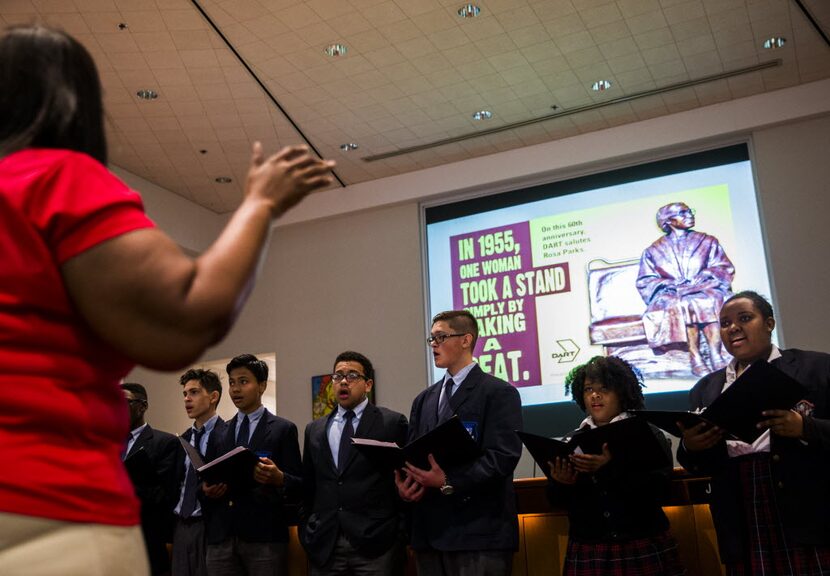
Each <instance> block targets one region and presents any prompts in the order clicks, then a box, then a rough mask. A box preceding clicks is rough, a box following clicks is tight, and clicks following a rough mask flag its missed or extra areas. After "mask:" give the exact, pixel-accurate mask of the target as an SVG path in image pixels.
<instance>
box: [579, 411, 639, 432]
mask: <svg viewBox="0 0 830 576" xmlns="http://www.w3.org/2000/svg"><path fill="white" fill-rule="evenodd" d="M626 418H628V412H620V413H619V414H617V415H616V416H614V417H613V418H611V422H609V424H611V423H612V422H617V421H619V420H625V419H626ZM585 426H588V427H589V428H596V427H597V425H596V424H594V419H593V417H591V416H588V417H587V418H585V420H583V421H582V422H581V423H580V424H579V427H580V428H583V427H585Z"/></svg>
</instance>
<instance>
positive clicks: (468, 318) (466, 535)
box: [395, 310, 522, 576]
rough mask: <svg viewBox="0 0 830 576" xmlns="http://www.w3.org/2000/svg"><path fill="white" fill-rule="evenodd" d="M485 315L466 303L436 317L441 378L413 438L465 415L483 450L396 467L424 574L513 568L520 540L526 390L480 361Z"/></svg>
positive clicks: (421, 401) (497, 575) (419, 406)
mask: <svg viewBox="0 0 830 576" xmlns="http://www.w3.org/2000/svg"><path fill="white" fill-rule="evenodd" d="M477 338H478V323H477V322H476V319H475V317H474V316H473V315H472V314H470V313H469V312H467V311H466V310H452V311H449V312H442V313H441V314H438V315H436V316H435V317H434V318H433V322H432V329H431V331H430V336H429V338H427V343H428V344H429V346H430V347H431V350H432V355H433V359H434V361H435V365H436V366H437V367H438V368H445V369H446V370H447V372H446V374H445V375H444V377H443V378H441V380H439V381H438V382H437V383H435V384H433V385H432V386H430V387H429V388H427V389H426V390H425V391H423V392H422V393H421V394H419V395H418V397H417V398H415V401H414V402H413V403H412V413H411V416H410V418H409V439H410V440H412V439H414V438H416V437H418V436H421V435H422V434H424V433H426V432H428V431H430V430H432V429H434V428H435V427H436V426H437V425H438V424H440V423H441V422H444V421H446V420H448V419H449V418H451V417H452V416H453V415H456V416H458V418H459V419H460V420H461V422H462V423H463V424H464V427H465V428H466V429H467V431H468V432H469V433H470V434H471V435H472V437H473V439H474V440H475V441H476V444H478V446H479V448H480V454H479V456H478V457H477V458H475V459H473V460H470V461H467V462H454V463H444V468H442V467H441V466H439V465H438V463H437V462H436V461H435V459H434V458H433V457H432V455H430V456H429V460H430V468H429V469H428V470H425V469H420V468H416V467H414V466H412V465H411V464H409V463H407V466H406V470H405V472H404V473H401V472H398V471H396V473H395V483H396V484H397V487H398V493H399V494H400V496H401V498H403V499H404V500H405V501H407V502H413V503H414V504H413V506H412V528H411V543H412V547H413V548H414V549H415V562H416V565H417V567H418V574H422V575H427V574H428V575H429V576H450V575H452V576H482V575H483V576H509V574H510V572H511V567H512V561H513V553H514V551H515V550H516V549H517V548H518V545H519V527H518V518H517V516H516V497H515V494H514V492H513V470H514V469H515V468H516V464H517V463H518V462H519V457H520V456H521V454H522V445H521V441H520V440H519V437H518V436H517V435H516V433H515V431H516V430H521V428H522V409H521V408H522V406H521V400H520V398H519V393H518V391H517V390H516V389H515V388H514V387H513V386H511V385H510V384H508V383H507V382H505V381H503V380H499V379H498V378H495V377H494V376H491V375H490V374H485V373H484V372H483V371H482V370H481V368H480V367H479V366H478V364H476V363H475V362H474V361H473V351H474V349H475V344H476V340H477Z"/></svg>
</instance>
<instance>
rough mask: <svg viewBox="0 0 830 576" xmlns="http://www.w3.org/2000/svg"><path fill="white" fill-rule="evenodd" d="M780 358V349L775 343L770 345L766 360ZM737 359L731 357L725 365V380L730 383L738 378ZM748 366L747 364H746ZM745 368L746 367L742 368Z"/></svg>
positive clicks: (770, 360)
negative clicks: (770, 348)
mask: <svg viewBox="0 0 830 576" xmlns="http://www.w3.org/2000/svg"><path fill="white" fill-rule="evenodd" d="M779 358H781V350H780V349H779V348H778V346H776V345H775V344H773V345H772V350H770V353H769V358H767V362H772V361H773V360H778V359H779ZM737 368H738V359H737V358H732V360H730V361H729V364H727V365H726V382H727V383H729V384H731V383H732V382H734V381H735V380H737V379H738V370H737ZM747 368H748V366H747ZM744 370H746V368H744Z"/></svg>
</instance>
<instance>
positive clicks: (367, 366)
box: [334, 350, 375, 380]
mask: <svg viewBox="0 0 830 576" xmlns="http://www.w3.org/2000/svg"><path fill="white" fill-rule="evenodd" d="M340 362H357V363H358V364H360V365H361V366H363V375H364V376H366V380H374V379H375V369H374V368H373V367H372V363H371V362H370V361H369V359H368V358H366V356H364V355H363V354H361V353H360V352H353V351H352V350H347V351H345V352H341V353H340V354H338V355H337V358H335V359H334V365H335V366H337V364H338V363H340Z"/></svg>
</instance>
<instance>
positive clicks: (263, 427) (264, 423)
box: [250, 408, 271, 452]
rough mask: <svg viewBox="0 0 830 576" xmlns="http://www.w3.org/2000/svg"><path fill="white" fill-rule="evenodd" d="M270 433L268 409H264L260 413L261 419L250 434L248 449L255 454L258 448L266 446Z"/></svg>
mask: <svg viewBox="0 0 830 576" xmlns="http://www.w3.org/2000/svg"><path fill="white" fill-rule="evenodd" d="M270 431H271V413H270V412H268V408H266V409H265V410H263V411H262V417H261V418H260V419H259V422H257V425H256V428H254V433H253V434H251V442H250V448H251V450H252V451H253V452H256V451H257V449H258V448H260V447H261V446H265V445H266V444H267V442H266V440H267V438H268V434H269V433H270Z"/></svg>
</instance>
